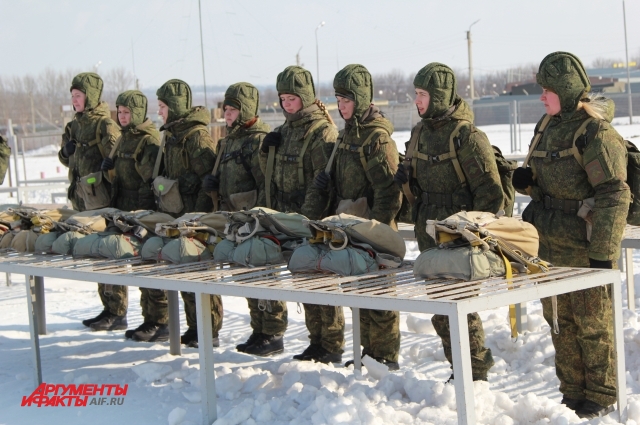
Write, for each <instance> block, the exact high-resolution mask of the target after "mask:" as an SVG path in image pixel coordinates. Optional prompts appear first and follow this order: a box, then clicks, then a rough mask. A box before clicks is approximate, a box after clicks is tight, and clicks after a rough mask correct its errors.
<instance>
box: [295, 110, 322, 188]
mask: <svg viewBox="0 0 640 425" xmlns="http://www.w3.org/2000/svg"><path fill="white" fill-rule="evenodd" d="M325 123H327V124H329V121H327V120H317V121H316V122H314V123H313V124H311V126H310V127H309V130H307V133H306V134H305V135H304V142H303V143H302V149H300V155H299V156H298V188H301V187H303V185H304V154H305V152H306V151H307V148H308V147H309V143H311V139H313V134H314V132H315V131H316V130H317V129H318V128H320V126H322V125H323V124H325Z"/></svg>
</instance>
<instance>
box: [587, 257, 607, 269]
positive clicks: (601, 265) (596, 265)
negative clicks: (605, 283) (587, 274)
mask: <svg viewBox="0 0 640 425" xmlns="http://www.w3.org/2000/svg"><path fill="white" fill-rule="evenodd" d="M589 267H591V268H592V269H613V263H612V262H611V260H606V261H602V260H594V259H593V258H589Z"/></svg>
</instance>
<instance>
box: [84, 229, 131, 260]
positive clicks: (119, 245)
mask: <svg viewBox="0 0 640 425" xmlns="http://www.w3.org/2000/svg"><path fill="white" fill-rule="evenodd" d="M141 249H142V242H141V241H140V239H138V238H137V237H135V236H133V235H99V238H98V244H97V250H98V253H97V254H98V256H100V257H104V258H108V259H110V260H121V259H125V258H132V257H137V256H138V255H139V253H140V250H141ZM92 256H93V255H92Z"/></svg>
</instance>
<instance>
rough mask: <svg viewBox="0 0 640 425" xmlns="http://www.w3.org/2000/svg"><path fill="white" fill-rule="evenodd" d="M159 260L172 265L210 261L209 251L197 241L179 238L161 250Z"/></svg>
mask: <svg viewBox="0 0 640 425" xmlns="http://www.w3.org/2000/svg"><path fill="white" fill-rule="evenodd" d="M160 259H161V260H165V261H169V262H171V263H173V264H186V263H195V262H197V261H204V260H209V259H211V251H209V250H208V249H207V247H206V246H205V245H204V244H203V243H201V242H200V241H199V240H198V239H196V238H190V237H187V236H181V237H179V238H177V239H173V240H171V241H170V242H169V243H167V244H166V245H165V246H164V247H163V248H162V250H161V251H160Z"/></svg>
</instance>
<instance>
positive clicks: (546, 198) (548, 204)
mask: <svg viewBox="0 0 640 425" xmlns="http://www.w3.org/2000/svg"><path fill="white" fill-rule="evenodd" d="M542 202H543V204H544V209H546V210H550V209H551V196H549V195H544V198H542Z"/></svg>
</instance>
